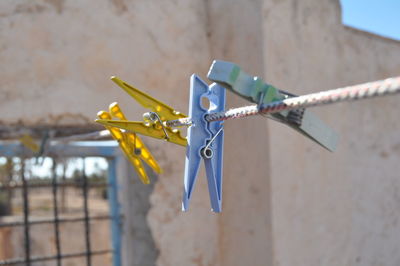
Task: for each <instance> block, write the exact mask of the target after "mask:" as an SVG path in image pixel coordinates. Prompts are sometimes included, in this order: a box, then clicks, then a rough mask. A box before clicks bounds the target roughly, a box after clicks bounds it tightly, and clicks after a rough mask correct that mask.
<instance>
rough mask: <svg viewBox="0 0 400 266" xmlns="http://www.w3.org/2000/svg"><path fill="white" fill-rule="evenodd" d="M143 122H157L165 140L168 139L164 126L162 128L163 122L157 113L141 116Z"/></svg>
mask: <svg viewBox="0 0 400 266" xmlns="http://www.w3.org/2000/svg"><path fill="white" fill-rule="evenodd" d="M143 120H144V121H146V122H152V123H155V122H157V121H158V122H159V123H160V125H161V127H162V130H163V131H164V134H165V138H166V139H169V136H168V133H167V130H166V129H165V126H164V124H163V122H162V121H161V118H160V116H159V115H158V114H157V113H155V112H147V113H144V114H143Z"/></svg>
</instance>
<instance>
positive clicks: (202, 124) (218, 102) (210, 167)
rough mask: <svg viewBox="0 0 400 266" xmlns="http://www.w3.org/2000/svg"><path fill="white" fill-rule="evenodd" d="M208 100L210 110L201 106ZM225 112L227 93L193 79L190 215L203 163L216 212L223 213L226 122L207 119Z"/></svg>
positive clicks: (185, 200) (188, 154)
mask: <svg viewBox="0 0 400 266" xmlns="http://www.w3.org/2000/svg"><path fill="white" fill-rule="evenodd" d="M202 98H207V99H208V100H209V102H210V107H209V108H208V109H207V108H206V107H205V106H203V105H202ZM224 108H225V89H224V88H223V87H221V86H219V85H217V84H215V83H214V84H212V85H211V86H208V85H207V84H206V83H205V82H204V81H202V80H201V79H200V78H199V77H198V76H196V75H192V77H191V79H190V102H189V116H190V117H191V119H192V125H191V126H190V127H189V129H188V135H187V139H188V146H187V148H186V161H185V176H184V193H183V200H182V210H183V211H187V210H188V208H189V201H190V199H191V197H192V193H193V188H194V185H195V182H196V179H197V174H198V171H199V166H200V161H201V159H203V160H204V165H205V168H206V175H207V181H208V190H209V193H210V201H211V207H212V211H213V212H221V203H222V161H223V141H224V131H223V122H222V121H218V122H211V123H209V122H207V121H206V120H205V115H207V114H209V113H211V112H220V111H223V110H224Z"/></svg>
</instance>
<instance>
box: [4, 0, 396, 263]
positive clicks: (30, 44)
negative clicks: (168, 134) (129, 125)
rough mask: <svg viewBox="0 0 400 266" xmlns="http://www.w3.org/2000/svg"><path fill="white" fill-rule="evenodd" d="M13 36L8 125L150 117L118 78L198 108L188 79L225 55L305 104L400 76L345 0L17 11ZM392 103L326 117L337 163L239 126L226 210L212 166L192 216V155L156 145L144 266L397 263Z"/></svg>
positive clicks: (230, 140)
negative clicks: (323, 93)
mask: <svg viewBox="0 0 400 266" xmlns="http://www.w3.org/2000/svg"><path fill="white" fill-rule="evenodd" d="M0 40H1V42H0V62H1V64H0V73H1V74H0V77H1V79H0V80H1V83H0V84H1V90H2V93H1V95H0V103H1V104H0V110H1V113H2V118H1V119H0V120H1V121H2V123H3V124H12V123H16V122H17V121H20V122H21V123H23V124H25V125H32V124H38V123H48V124H52V125H54V124H72V125H79V124H80V125H85V124H87V123H90V122H91V121H92V119H93V118H95V114H96V112H97V111H99V110H101V109H107V106H108V105H109V104H110V103H111V102H113V101H118V102H119V103H120V105H121V107H122V108H123V110H124V111H125V112H126V113H127V116H128V117H129V118H130V119H132V120H134V119H135V118H136V119H140V118H141V114H142V113H143V112H144V111H145V110H144V109H142V108H141V107H139V106H138V105H137V104H136V103H134V101H133V100H131V98H130V97H129V96H128V95H126V94H125V92H123V91H122V90H120V89H119V88H118V87H117V86H115V85H114V84H113V83H112V82H111V81H109V80H108V77H109V76H111V75H117V76H119V77H121V78H122V79H124V80H126V81H127V82H128V83H131V84H133V85H134V86H136V87H137V88H139V89H142V90H144V91H146V92H147V93H149V94H151V95H153V96H155V97H156V98H158V99H160V100H163V101H164V102H166V103H168V104H170V105H171V106H174V107H175V108H176V109H177V110H179V111H182V112H186V111H187V104H188V93H189V90H188V88H189V77H190V75H191V74H192V73H197V74H199V75H200V76H201V77H202V78H204V79H205V77H206V73H207V70H208V68H209V65H210V63H211V61H212V59H214V58H216V59H223V60H229V61H234V62H236V63H237V64H239V65H241V66H242V67H243V68H244V69H245V70H246V71H247V72H249V73H253V74H254V75H260V76H263V77H264V79H265V80H267V81H268V82H270V83H271V84H274V85H276V86H278V87H279V88H284V89H287V90H289V91H293V92H295V93H306V92H312V91H318V90H325V89H331V88H335V87H338V86H344V85H349V84H356V83H359V82H366V81H370V80H375V79H379V78H384V77H388V76H391V75H398V73H399V72H400V63H399V60H398V58H399V56H400V44H399V43H398V42H395V41H391V40H388V39H384V38H380V37H377V36H374V35H370V34H366V33H362V32H358V31H356V30H351V29H348V28H345V27H343V26H342V25H341V21H340V7H339V5H338V1H336V0H326V1H316V0H305V1H295V0H282V1H272V0H264V1H262V0H252V1H239V0H235V1H228V0H217V1H207V0H204V1H194V0H189V1H184V0H176V1H156V0H149V1H123V0H112V1H106V0H99V1H95V2H94V1H88V0H86V1H63V0H58V1H56V0H53V1H51V0H41V1H35V2H28V1H23V0H14V1H11V0H5V1H1V2H0ZM227 96H228V100H227V103H228V104H227V107H236V106H241V105H245V104H248V103H247V102H245V101H243V100H242V99H240V98H239V97H237V96H235V95H231V94H230V93H227ZM395 103H396V98H395V97H393V98H392V99H391V98H385V99H375V100H368V101H364V102H359V103H353V104H348V103H345V104H339V105H336V106H332V107H323V108H319V109H315V110H314V112H315V113H317V114H319V115H320V116H321V117H322V118H323V119H324V120H325V121H326V122H327V123H329V124H330V125H332V126H333V127H334V128H335V129H336V130H337V131H338V133H339V134H340V135H341V142H340V144H339V149H338V151H337V152H336V153H333V154H332V153H329V152H327V151H325V150H322V149H321V148H320V147H319V146H317V145H315V144H313V143H311V142H310V141H308V140H306V139H304V138H303V137H302V136H299V135H297V134H296V133H295V132H293V131H291V130H289V129H288V128H286V127H284V126H280V125H277V124H276V123H274V122H269V121H267V120H266V119H264V118H261V117H252V118H248V119H242V120H237V121H227V122H226V130H225V154H224V156H225V158H224V177H225V181H224V195H223V198H224V202H223V204H224V206H223V213H222V214H219V215H216V214H212V213H210V211H209V209H210V207H209V200H208V191H207V187H206V186H207V185H206V182H205V176H204V171H201V172H200V175H199V180H198V182H197V184H196V189H195V192H194V195H193V199H192V202H191V207H190V211H189V212H187V213H182V212H181V211H180V200H181V195H182V175H183V167H184V165H183V164H184V163H183V162H184V154H185V152H184V149H183V148H181V147H177V146H174V145H172V144H169V143H162V145H161V143H160V142H159V141H157V140H152V139H150V138H144V140H145V142H146V144H147V145H148V146H149V147H150V149H151V150H152V152H153V153H154V155H155V157H156V158H157V159H158V160H159V162H160V164H161V166H162V167H163V169H164V174H163V175H162V176H160V177H159V178H158V180H157V182H156V184H155V186H154V190H152V189H149V192H148V194H150V195H151V196H150V207H149V204H148V203H147V201H146V200H145V202H146V204H145V205H146V206H145V209H146V211H145V210H143V212H144V213H147V209H148V208H150V209H149V212H148V214H147V222H148V225H149V228H150V231H151V235H152V237H153V238H154V245H155V247H156V248H157V250H158V253H157V252H154V253H152V252H150V253H151V254H150V253H146V252H144V253H146V254H147V255H146V256H148V257H147V259H146V260H147V265H154V264H156V265H163V266H169V265H223V266H224V265H229V266H231V265H281V266H282V265H285V266H286V265H307V266H308V265H338V264H341V265H353V264H356V263H360V264H362V265H398V263H399V255H398V252H397V253H396V243H395V242H396V239H398V238H399V237H400V230H399V229H398V228H399V226H398V225H397V221H398V218H399V214H400V213H399V211H398V210H397V209H398V208H396V207H397V206H398V204H399V199H398V193H399V192H398V189H399V182H398V180H397V178H398V177H399V174H397V172H398V171H399V170H400V169H399V165H398V163H397V162H398V159H399V156H400V153H399V150H400V149H399V146H400V140H399V137H398V133H397V132H398V131H399V128H400V125H399V124H398V123H396V114H398V113H399V110H398V108H397V109H396V107H393V106H391V104H393V105H394V104H395ZM371 105H374V108H370V107H371ZM9 110H15V111H13V112H10V111H9ZM131 171H132V170H131ZM127 176H128V174H127ZM139 185H140V184H138V186H139ZM127 187H128V186H126V187H125V190H124V191H125V192H124V193H125V194H124V196H122V197H121V199H122V200H123V202H122V204H123V205H124V206H125V209H124V210H126V211H127V212H129V208H130V207H129V206H133V205H135V204H132V203H130V202H129V200H132V198H136V196H132V197H131V196H127V195H126V193H127V192H129V191H128V190H127V189H126V188H127ZM135 193H136V192H135ZM137 195H139V196H138V197H143V195H142V194H140V193H139V194H137ZM126 206H128V208H126ZM136 207H137V206H136ZM136 207H132V209H134V210H132V212H133V213H134V212H136V211H138V209H137V208H136ZM142 215H143V214H141V216H140V217H141V218H140V221H138V222H139V223H142V222H143V218H142ZM130 219H131V220H130V221H132V223H134V222H135V220H134V217H130ZM135 226H136V227H135V228H140V226H138V225H137V224H136V225H135ZM144 228H145V230H147V227H144ZM131 229H132V230H134V228H133V227H132V228H131ZM127 230H128V229H127ZM132 232H133V231H132ZM125 233H127V234H130V232H129V231H125ZM146 236H147V234H146ZM140 237H143V236H142V235H140V234H139V236H138V239H140ZM136 240H137V239H136ZM124 243H126V242H124ZM134 243H135V244H136V245H137V243H139V242H137V241H136V242H134ZM149 246H153V244H152V243H150V244H149ZM127 248H128V251H129V248H130V247H127ZM132 248H134V247H132ZM135 254H136V253H135ZM149 254H150V255H149ZM154 254H155V255H154ZM138 256H139V255H138ZM154 256H156V257H154ZM127 257H129V256H127ZM127 257H126V258H127ZM126 263H127V264H126V265H135V264H133V263H132V264H129V263H130V262H129V261H128V262H127V261H126ZM141 263H143V264H142V265H146V264H144V263H145V262H143V261H142V262H141Z"/></svg>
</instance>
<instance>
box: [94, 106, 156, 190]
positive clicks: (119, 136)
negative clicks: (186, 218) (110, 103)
mask: <svg viewBox="0 0 400 266" xmlns="http://www.w3.org/2000/svg"><path fill="white" fill-rule="evenodd" d="M97 117H98V118H100V119H111V115H110V114H109V113H108V112H106V111H100V112H98V113H97ZM105 128H106V129H107V130H109V131H110V133H111V136H112V137H113V138H114V139H115V140H116V141H118V144H119V146H120V147H121V149H122V151H123V152H124V154H125V156H126V157H127V158H128V160H129V161H130V162H131V163H132V164H133V166H134V167H135V170H136V171H137V173H138V175H139V177H140V180H141V181H142V182H143V183H144V184H150V179H149V177H148V176H147V174H146V171H145V169H144V167H143V164H142V161H141V160H140V157H139V156H138V155H136V154H135V151H134V150H133V146H131V145H130V144H129V142H128V141H127V136H126V135H125V134H124V133H123V132H122V131H121V130H120V129H118V128H113V127H109V126H105Z"/></svg>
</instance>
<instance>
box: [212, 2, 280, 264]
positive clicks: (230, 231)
mask: <svg viewBox="0 0 400 266" xmlns="http://www.w3.org/2000/svg"><path fill="white" fill-rule="evenodd" d="M208 10H209V27H210V29H211V30H210V33H211V36H210V48H211V51H212V56H213V58H215V59H222V60H227V61H232V62H236V63H237V64H239V65H241V66H242V67H243V68H246V69H247V70H248V71H249V72H251V73H254V75H257V74H258V75H260V74H262V73H263V38H262V14H261V10H262V1H259V0H253V1H231V0H222V1H209V5H208ZM226 95H227V108H231V107H238V106H243V105H247V104H249V103H248V102H246V101H244V100H242V99H241V98H239V97H237V96H236V95H234V94H233V93H230V92H227V94H226ZM267 151H268V129H267V122H266V119H262V118H249V119H242V120H237V121H227V122H225V147H224V194H223V212H222V214H220V215H219V230H220V236H219V238H220V242H219V244H220V246H219V255H220V262H221V264H220V265H224V266H225V265H226V266H235V265H238V266H239V265H270V262H271V261H272V260H271V250H272V239H271V227H270V221H271V216H270V215H271V212H270V194H269V193H268V191H269V190H270V187H269V179H268V177H267V176H266V173H268V171H269V161H268V154H267Z"/></svg>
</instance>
